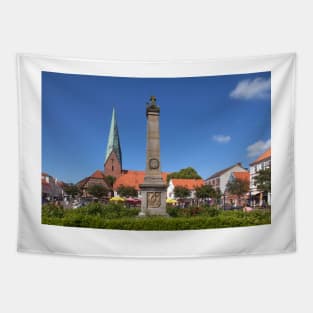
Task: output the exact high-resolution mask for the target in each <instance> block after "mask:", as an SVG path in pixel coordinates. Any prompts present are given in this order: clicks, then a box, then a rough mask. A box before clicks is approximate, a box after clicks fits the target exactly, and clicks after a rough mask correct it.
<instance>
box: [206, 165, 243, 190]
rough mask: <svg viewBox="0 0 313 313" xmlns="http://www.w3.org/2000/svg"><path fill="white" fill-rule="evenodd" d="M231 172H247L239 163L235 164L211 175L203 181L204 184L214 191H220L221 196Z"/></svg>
mask: <svg viewBox="0 0 313 313" xmlns="http://www.w3.org/2000/svg"><path fill="white" fill-rule="evenodd" d="M233 172H248V170H247V169H246V168H244V167H243V166H242V164H241V163H236V164H234V165H232V166H230V167H227V168H225V169H223V170H221V171H219V172H216V173H214V174H213V175H211V176H210V177H209V178H207V179H206V180H205V184H206V185H211V186H212V187H213V188H214V189H215V190H217V189H220V191H221V193H222V194H223V193H225V191H226V185H227V183H228V181H229V179H230V176H231V174H232V173H233Z"/></svg>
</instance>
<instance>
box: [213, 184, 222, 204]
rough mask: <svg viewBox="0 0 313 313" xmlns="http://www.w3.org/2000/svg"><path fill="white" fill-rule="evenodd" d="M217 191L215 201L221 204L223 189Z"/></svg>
mask: <svg viewBox="0 0 313 313" xmlns="http://www.w3.org/2000/svg"><path fill="white" fill-rule="evenodd" d="M214 191H215V194H214V197H213V198H214V199H215V201H216V203H219V200H220V199H221V197H222V192H221V189H220V188H217V189H216V190H214Z"/></svg>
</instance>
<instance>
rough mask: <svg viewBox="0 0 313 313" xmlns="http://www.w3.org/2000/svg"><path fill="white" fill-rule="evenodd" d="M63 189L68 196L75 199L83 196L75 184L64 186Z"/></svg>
mask: <svg viewBox="0 0 313 313" xmlns="http://www.w3.org/2000/svg"><path fill="white" fill-rule="evenodd" d="M63 189H64V191H65V193H66V194H68V195H69V196H71V197H73V198H75V197H76V196H78V195H80V194H81V191H80V189H79V188H78V187H77V186H76V185H74V184H66V185H64V187H63Z"/></svg>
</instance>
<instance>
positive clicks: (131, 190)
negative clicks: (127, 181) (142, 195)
mask: <svg viewBox="0 0 313 313" xmlns="http://www.w3.org/2000/svg"><path fill="white" fill-rule="evenodd" d="M117 193H118V194H119V195H120V196H121V197H137V196H138V191H137V190H136V188H135V187H133V186H124V185H121V186H119V187H118V188H117Z"/></svg>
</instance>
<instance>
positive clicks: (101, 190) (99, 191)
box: [87, 184, 108, 199]
mask: <svg viewBox="0 0 313 313" xmlns="http://www.w3.org/2000/svg"><path fill="white" fill-rule="evenodd" d="M87 192H88V193H89V194H91V195H92V196H94V197H96V198H98V199H99V198H102V197H104V196H106V195H107V194H108V190H107V189H106V188H105V187H104V186H103V185H99V184H92V185H90V186H89V187H88V189H87Z"/></svg>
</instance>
